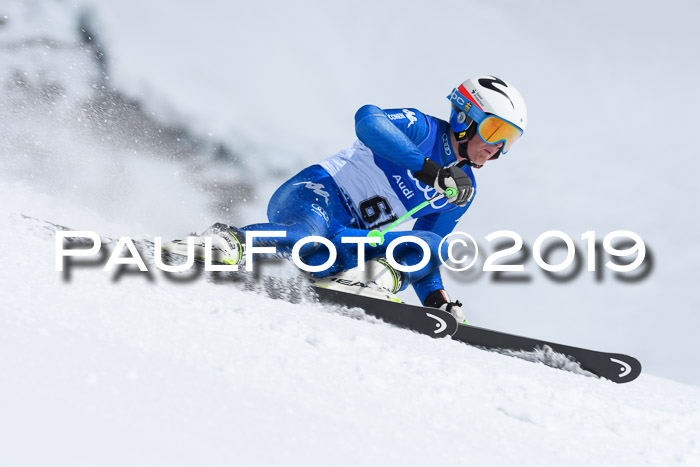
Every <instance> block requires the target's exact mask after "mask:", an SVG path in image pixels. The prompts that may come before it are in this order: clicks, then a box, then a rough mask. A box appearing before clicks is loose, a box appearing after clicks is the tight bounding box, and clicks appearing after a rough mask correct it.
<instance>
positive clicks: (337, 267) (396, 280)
mask: <svg viewBox="0 0 700 467" xmlns="http://www.w3.org/2000/svg"><path fill="white" fill-rule="evenodd" d="M367 234H368V231H367V230H363V229H354V228H348V229H345V230H343V231H342V232H340V233H338V234H337V235H336V236H335V237H333V238H332V241H333V244H334V245H335V247H336V250H337V252H338V259H337V260H336V263H335V264H334V265H333V266H332V267H331V268H329V269H327V270H325V271H323V272H319V273H314V274H313V276H314V277H316V278H329V276H332V277H331V278H329V279H328V280H326V281H323V283H324V284H326V285H329V284H331V283H336V284H344V285H347V286H349V287H351V288H352V287H353V286H358V287H364V286H366V285H369V284H375V285H377V286H379V287H380V288H382V289H384V290H386V291H388V292H390V293H396V292H398V291H400V290H404V289H405V288H406V287H408V285H409V284H413V283H416V282H418V281H421V280H422V279H423V278H425V277H427V276H429V275H432V274H438V275H439V270H438V268H439V266H440V264H441V261H440V255H439V251H438V250H439V248H440V243H441V242H442V237H440V236H439V235H437V234H435V233H433V232H428V231H420V230H417V231H411V232H391V233H388V234H386V235H385V237H384V243H383V244H382V245H374V246H372V245H366V246H365V248H364V250H365V261H366V263H365V264H364V269H365V271H360V270H359V267H358V256H357V251H358V246H357V244H355V243H342V239H343V238H348V237H362V238H364V237H367ZM407 235H411V236H414V237H418V238H419V239H420V240H422V241H423V242H425V243H426V244H427V245H428V249H429V259H428V262H427V264H425V265H424V266H423V267H421V268H420V269H419V270H417V271H412V272H402V271H399V270H397V269H396V268H394V267H393V266H391V264H390V263H389V262H388V261H387V260H386V258H385V256H386V254H387V247H388V246H389V244H391V243H392V242H394V244H395V247H394V249H393V252H392V256H393V259H394V260H395V262H396V263H398V264H400V265H402V266H413V265H416V264H418V263H420V262H421V261H422V260H423V257H424V251H423V248H422V247H421V246H420V245H418V244H417V243H415V242H413V241H405V242H402V241H401V239H402V237H405V236H407ZM442 249H443V251H442V257H446V249H447V246H446V245H445V244H444V243H443V246H442ZM316 256H322V257H327V254H326V253H325V252H323V254H322V253H321V252H320V251H318V252H315V253H313V254H312V255H310V257H309V258H307V259H306V260H305V261H309V260H311V259H313V260H314V261H313V262H314V263H316V264H322V261H321V259H323V258H321V259H316V258H314V257H316ZM309 262H310V261H309Z"/></svg>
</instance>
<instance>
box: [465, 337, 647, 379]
mask: <svg viewBox="0 0 700 467" xmlns="http://www.w3.org/2000/svg"><path fill="white" fill-rule="evenodd" d="M452 339H454V340H458V341H461V342H464V343H466V344H469V345H474V346H478V347H484V348H486V349H503V350H508V351H516V352H517V351H524V352H533V351H536V350H538V349H544V348H545V347H550V348H551V349H552V350H554V351H555V352H557V353H560V354H563V355H565V356H567V357H568V358H570V359H572V360H573V361H575V362H576V363H578V364H579V365H580V366H581V368H582V369H584V370H586V371H589V372H591V373H593V374H595V375H598V376H601V377H603V378H606V379H609V380H610V381H613V382H615V383H629V382H630V381H633V380H634V379H635V378H637V376H639V374H640V373H641V372H642V365H641V364H640V363H639V360H637V359H636V358H634V357H630V356H629V355H623V354H617V353H607V352H598V351H595V350H588V349H582V348H579V347H572V346H570V345H562V344H555V343H552V342H546V341H542V340H539V339H531V338H529V337H522V336H516V335H514V334H506V333H503V332H498V331H491V330H489V329H483V328H478V327H475V326H466V325H460V326H459V329H458V330H457V332H456V333H455V334H454V335H453V336H452Z"/></svg>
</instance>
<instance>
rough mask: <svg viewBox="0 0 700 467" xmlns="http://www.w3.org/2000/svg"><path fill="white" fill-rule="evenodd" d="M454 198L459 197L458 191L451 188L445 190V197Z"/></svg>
mask: <svg viewBox="0 0 700 467" xmlns="http://www.w3.org/2000/svg"><path fill="white" fill-rule="evenodd" d="M453 196H457V189H456V188H452V187H449V188H447V189H446V190H445V197H446V198H452V197H453Z"/></svg>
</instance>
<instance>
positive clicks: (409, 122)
mask: <svg viewBox="0 0 700 467" xmlns="http://www.w3.org/2000/svg"><path fill="white" fill-rule="evenodd" d="M411 116H412V119H408V118H401V119H399V120H396V122H398V123H397V124H394V123H393V122H392V121H391V120H390V119H389V117H388V116H387V114H386V113H385V112H384V111H383V110H382V109H380V108H379V107H377V106H374V105H365V106H363V107H361V108H360V110H358V111H357V113H356V114H355V133H357V137H358V138H359V139H360V141H362V142H363V143H364V144H365V146H367V147H368V148H370V149H371V150H372V152H373V153H374V154H376V155H378V156H379V157H382V158H384V159H387V160H389V161H391V162H393V163H395V164H398V165H400V166H402V167H406V168H407V169H409V170H411V171H414V172H418V171H420V170H421V169H422V168H423V163H424V160H425V154H423V152H422V151H421V150H420V148H419V147H418V145H419V144H420V143H421V142H422V141H424V140H425V138H427V136H428V134H429V133H430V124H429V122H428V118H427V117H426V116H425V115H423V114H422V113H420V112H418V111H411ZM402 123H404V124H402ZM397 125H400V126H401V128H399V126H397Z"/></svg>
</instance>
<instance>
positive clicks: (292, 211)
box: [163, 76, 527, 322]
mask: <svg viewBox="0 0 700 467" xmlns="http://www.w3.org/2000/svg"><path fill="white" fill-rule="evenodd" d="M448 99H449V100H450V104H451V114H450V120H449V123H448V122H446V121H443V120H440V119H438V118H435V117H432V116H429V115H426V114H423V113H421V112H420V111H418V110H416V109H412V108H402V109H386V110H382V109H380V108H378V107H375V106H373V105H365V106H363V107H361V108H360V109H359V110H358V111H357V113H356V115H355V131H356V134H357V137H358V140H357V141H355V143H354V144H353V145H352V146H351V147H349V148H347V149H344V150H342V151H340V152H339V153H337V154H335V155H333V156H331V157H328V158H327V159H325V160H323V161H321V162H320V163H319V164H317V165H312V166H310V167H307V168H305V169H304V170H302V171H301V172H299V173H298V174H297V175H295V176H294V177H292V178H291V179H290V180H288V181H287V182H285V183H284V184H283V185H282V186H281V187H280V188H279V189H278V190H277V191H276V192H275V193H274V195H273V196H272V199H271V200H270V203H269V205H268V209H267V216H268V219H269V221H270V222H269V223H262V224H253V225H248V226H245V227H241V228H235V227H231V226H229V225H225V224H215V225H214V226H212V227H210V228H209V229H207V230H206V231H205V232H204V233H203V234H202V236H201V237H199V238H196V239H195V245H196V248H197V249H199V250H198V256H203V253H202V251H201V248H203V246H204V243H203V239H204V237H207V236H209V237H210V238H211V239H212V243H213V248H212V255H213V256H212V257H213V259H214V261H216V262H221V263H226V264H239V265H240V264H243V262H244V260H245V255H244V250H245V232H246V231H284V232H285V233H286V235H285V236H284V237H256V239H255V241H254V243H255V245H256V246H265V245H274V246H275V247H276V249H277V251H278V252H279V254H280V255H282V256H286V257H289V256H290V254H291V252H292V249H293V247H294V245H295V244H296V243H297V242H298V241H299V240H301V239H303V238H304V237H308V236H311V235H314V236H320V237H324V238H326V239H329V240H330V241H331V242H332V243H333V245H334V246H335V249H336V251H337V259H336V261H335V262H334V263H333V265H332V266H331V267H329V268H328V269H326V270H325V271H323V272H317V273H312V276H313V277H314V278H315V280H316V281H317V284H320V285H324V286H328V287H333V288H340V289H343V288H345V289H352V288H357V287H360V288H363V290H364V289H366V288H368V287H369V288H374V289H379V290H383V291H386V292H388V293H390V294H395V293H397V292H398V291H400V290H404V289H405V288H406V287H407V286H408V285H409V284H411V285H413V288H414V290H415V291H416V293H417V295H418V297H419V299H420V300H421V303H423V305H424V306H428V307H435V308H441V309H443V310H447V311H449V312H451V313H452V314H453V315H455V317H456V318H457V320H458V321H459V322H465V318H464V313H463V311H462V309H461V305H462V304H461V303H460V302H459V301H456V300H455V301H453V300H452V299H451V298H450V297H449V295H448V294H447V292H446V291H445V290H444V286H443V283H442V278H441V277H440V272H439V266H440V256H439V253H440V252H439V251H438V249H439V246H440V244H441V241H442V239H443V237H444V236H445V235H447V234H448V233H450V232H451V231H452V230H453V229H454V227H455V226H456V224H457V222H458V221H459V219H460V218H461V217H462V215H463V214H464V213H465V212H466V210H467V209H468V208H469V206H470V205H471V203H472V200H473V198H474V194H475V191H476V180H475V178H474V173H473V171H472V169H473V168H481V167H482V166H483V165H484V164H485V163H486V161H489V160H493V159H497V158H498V157H499V156H500V155H501V154H505V153H507V152H508V150H510V148H511V147H512V145H513V143H514V142H515V141H516V140H517V139H518V138H519V137H520V136H522V134H523V131H524V130H525V128H526V125H527V111H526V107H525V101H524V100H523V98H522V96H521V95H520V93H519V92H518V91H517V90H516V89H515V88H514V87H513V86H511V85H510V84H508V83H506V82H505V81H503V80H501V79H498V78H496V77H494V76H476V77H473V78H470V79H468V80H466V81H464V82H463V83H462V84H461V85H460V86H459V87H457V88H456V89H454V90H453V91H452V93H450V95H449V96H448ZM425 200H431V201H430V204H428V205H427V206H426V207H424V208H422V209H421V210H419V211H418V212H416V213H414V214H413V215H412V217H413V218H416V219H417V220H416V222H415V224H414V226H413V230H412V231H410V232H389V233H387V234H386V235H385V242H384V243H382V244H378V243H375V244H374V245H372V244H370V245H366V247H365V258H366V259H368V261H367V262H366V263H365V264H364V269H365V271H366V273H365V274H364V275H363V274H362V273H360V272H359V269H360V266H361V265H358V248H359V247H358V245H357V244H353V243H344V242H343V241H342V239H343V238H348V237H367V234H368V231H369V230H371V229H379V228H381V227H382V226H386V225H387V224H389V223H391V222H393V221H394V220H396V219H398V218H399V217H400V216H402V215H404V214H405V213H407V212H408V211H409V210H411V209H412V208H414V207H416V206H417V205H419V204H420V203H421V202H424V201H425ZM405 235H412V236H415V237H418V238H420V239H421V240H424V241H425V242H426V243H427V244H428V245H429V247H430V259H429V261H428V263H427V264H426V265H425V266H424V267H422V268H421V269H419V270H418V271H413V272H401V271H398V270H396V269H395V268H394V267H392V266H391V265H390V264H389V262H388V261H387V260H386V258H385V255H386V248H387V245H389V244H390V243H391V242H392V240H396V239H399V241H400V240H401V237H402V236H405ZM445 243H446V242H443V244H442V248H443V252H442V253H443V255H442V257H443V258H445V257H446V255H445V250H446V245H445ZM163 248H164V249H166V250H170V251H172V252H175V253H180V254H186V253H183V252H184V251H186V241H185V240H175V241H173V242H169V243H166V244H164V245H163ZM298 254H299V257H300V258H301V259H302V260H303V262H304V263H306V264H308V265H322V264H324V263H325V262H326V260H328V258H329V254H330V252H329V249H328V248H326V247H322V246H320V245H319V244H318V243H306V244H305V245H303V246H302V247H301V249H300V250H299V251H298ZM393 257H394V258H395V260H396V262H397V263H399V264H401V265H405V266H408V265H415V264H417V263H419V262H420V261H421V259H422V258H423V250H422V249H421V247H420V246H419V245H417V244H416V243H413V242H401V243H398V245H397V246H396V248H395V249H394V251H393ZM365 278H368V279H365Z"/></svg>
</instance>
